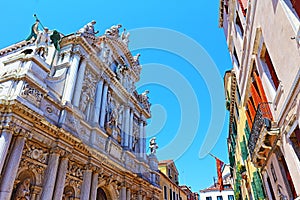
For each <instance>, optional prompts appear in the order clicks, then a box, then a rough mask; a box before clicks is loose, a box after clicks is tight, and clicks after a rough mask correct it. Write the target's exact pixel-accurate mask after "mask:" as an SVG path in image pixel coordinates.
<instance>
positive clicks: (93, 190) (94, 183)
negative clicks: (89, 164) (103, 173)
mask: <svg viewBox="0 0 300 200" xmlns="http://www.w3.org/2000/svg"><path fill="white" fill-rule="evenodd" d="M98 176H99V173H98V172H94V173H93V177H92V186H91V195H90V200H96V199H97V189H98Z"/></svg>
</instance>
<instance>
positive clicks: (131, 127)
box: [128, 110, 133, 150]
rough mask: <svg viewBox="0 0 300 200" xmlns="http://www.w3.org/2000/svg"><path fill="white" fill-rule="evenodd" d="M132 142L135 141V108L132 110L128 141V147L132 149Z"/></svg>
mask: <svg viewBox="0 0 300 200" xmlns="http://www.w3.org/2000/svg"><path fill="white" fill-rule="evenodd" d="M132 143H133V110H130V120H129V141H128V147H129V149H130V150H132Z"/></svg>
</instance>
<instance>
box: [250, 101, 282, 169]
mask: <svg viewBox="0 0 300 200" xmlns="http://www.w3.org/2000/svg"><path fill="white" fill-rule="evenodd" d="M269 105H270V103H260V104H259V105H258V107H257V110H256V114H255V117H254V121H253V124H252V130H251V134H250V138H249V141H248V149H249V152H250V156H251V161H252V162H253V164H254V165H255V166H256V167H259V168H260V167H263V166H264V165H265V164H266V162H267V160H268V157H269V154H270V153H271V151H272V150H273V147H274V146H275V145H276V142H277V139H278V135H279V129H278V128H277V127H276V123H275V122H274V121H273V117H272V113H271V110H270V106H269Z"/></svg>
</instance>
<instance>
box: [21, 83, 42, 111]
mask: <svg viewBox="0 0 300 200" xmlns="http://www.w3.org/2000/svg"><path fill="white" fill-rule="evenodd" d="M20 96H21V97H23V98H24V99H26V100H28V101H30V102H31V103H32V104H34V105H35V106H36V107H40V104H41V101H42V99H43V97H44V95H43V93H42V92H40V91H39V90H38V89H36V88H35V87H32V86H30V85H29V84H28V83H26V82H25V83H24V85H23V88H22V91H21V94H20Z"/></svg>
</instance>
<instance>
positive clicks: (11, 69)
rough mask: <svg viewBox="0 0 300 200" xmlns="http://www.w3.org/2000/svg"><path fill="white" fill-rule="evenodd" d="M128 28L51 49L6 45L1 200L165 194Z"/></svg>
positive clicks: (0, 69)
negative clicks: (151, 150) (149, 151)
mask: <svg viewBox="0 0 300 200" xmlns="http://www.w3.org/2000/svg"><path fill="white" fill-rule="evenodd" d="M93 24H94V23H91V24H89V26H92V25H93ZM118 27H120V26H113V27H111V28H110V29H108V30H107V31H106V33H105V34H104V35H103V36H100V37H97V36H95V34H94V33H96V32H95V31H94V29H93V31H92V32H90V31H89V32H88V31H84V30H85V29H82V31H78V32H77V33H75V34H71V35H68V36H65V37H63V38H62V40H61V42H60V50H59V51H57V50H56V49H55V48H54V46H52V45H50V46H49V47H48V54H47V55H46V56H45V58H41V57H40V56H39V55H37V54H35V45H34V41H33V40H31V41H28V42H27V41H26V42H25V41H23V42H20V43H18V44H15V45H13V46H10V47H7V48H5V49H3V50H1V51H0V74H1V77H0V117H1V118H0V130H1V132H0V172H1V177H0V199H1V200H9V199H24V200H27V199H28V200H29V199H30V200H52V199H55V200H60V199H64V200H67V199H68V200H69V199H82V200H88V199H89V200H97V199H107V200H116V199H120V200H129V199H138V200H147V199H151V200H154V199H159V194H160V192H161V189H160V187H159V173H157V171H158V168H157V159H156V157H155V155H151V159H150V158H149V156H148V155H146V143H145V141H146V133H145V130H146V129H145V126H146V125H147V123H146V119H148V118H150V116H151V115H150V103H149V102H148V97H147V93H143V94H138V93H137V91H136V89H135V83H136V82H137V81H139V76H140V71H141V69H142V67H141V65H140V63H139V61H138V56H132V54H131V53H130V51H129V49H128V46H127V45H128V42H129V38H128V37H129V33H128V32H126V33H125V32H124V33H122V34H121V35H120V34H119V31H118ZM89 28H91V27H89ZM29 50H32V51H29Z"/></svg>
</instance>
